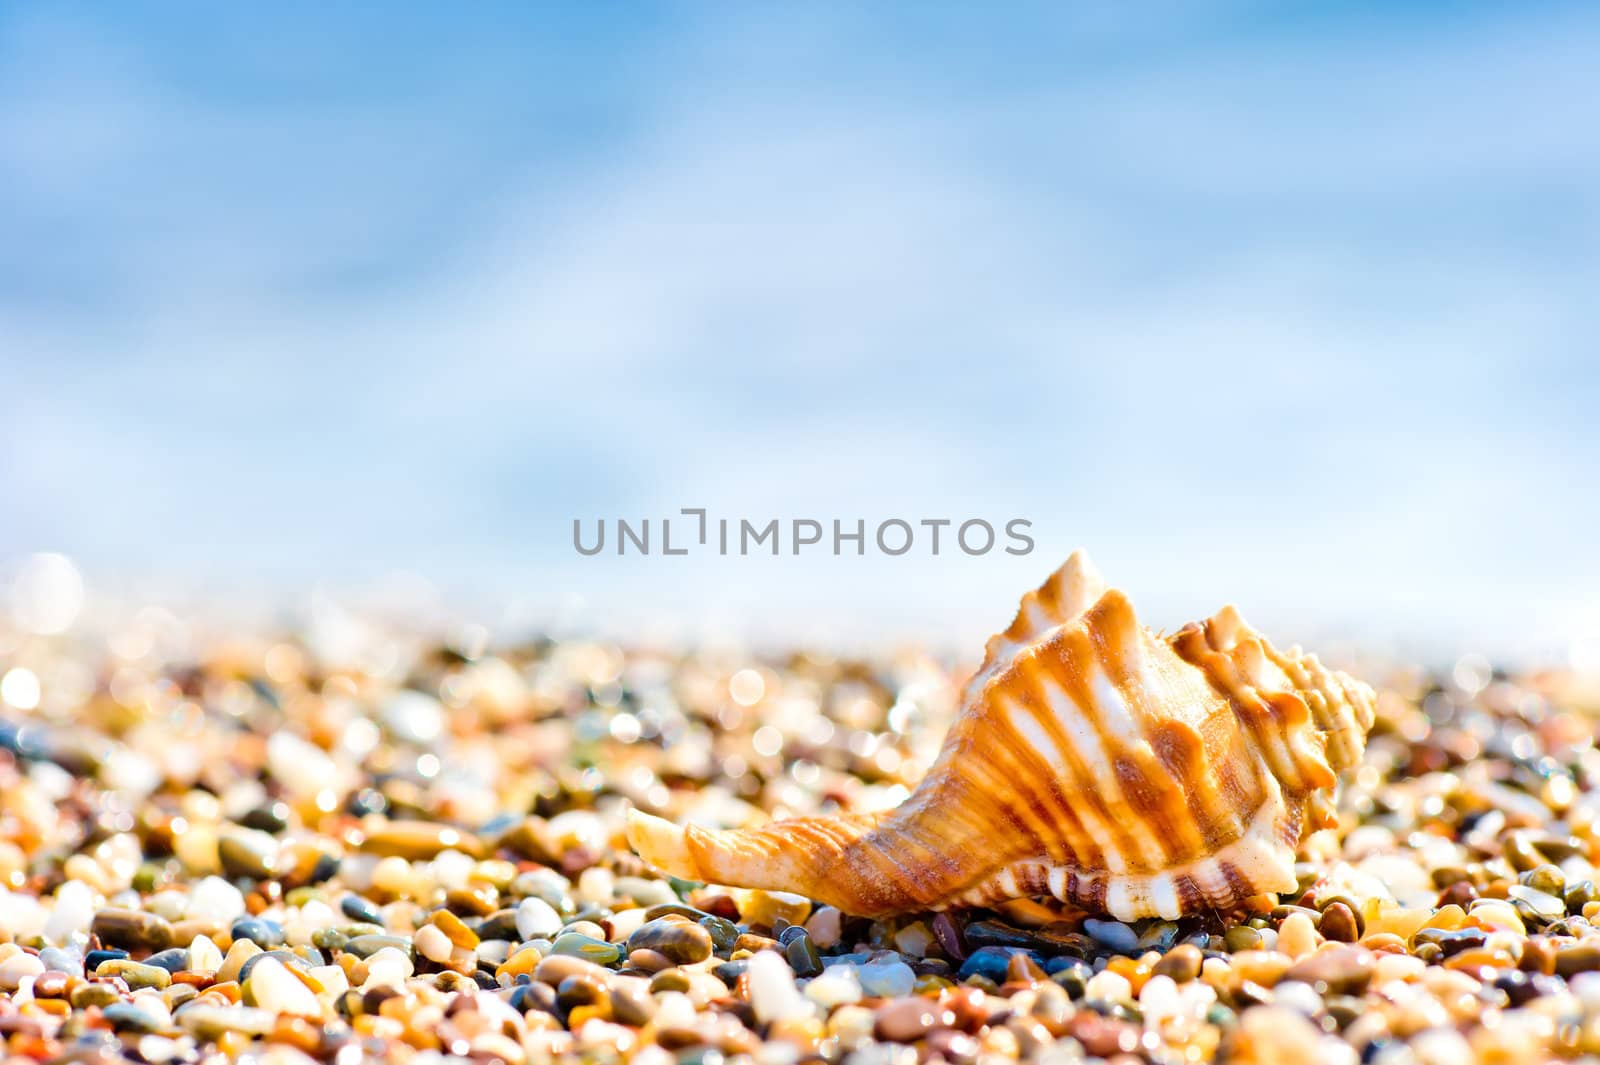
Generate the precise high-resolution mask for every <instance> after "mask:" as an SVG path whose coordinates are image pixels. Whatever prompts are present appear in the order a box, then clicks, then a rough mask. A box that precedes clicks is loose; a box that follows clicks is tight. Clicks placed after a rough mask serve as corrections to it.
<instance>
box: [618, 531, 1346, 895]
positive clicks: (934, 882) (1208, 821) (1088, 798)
mask: <svg viewBox="0 0 1600 1065" xmlns="http://www.w3.org/2000/svg"><path fill="white" fill-rule="evenodd" d="M1373 703H1374V697H1373V693H1372V689H1371V688H1369V687H1367V686H1366V685H1365V684H1362V683H1361V682H1359V681H1356V680H1353V679H1351V678H1350V677H1348V676H1346V675H1345V674H1343V673H1339V672H1335V671H1333V670H1330V669H1327V668H1325V667H1324V666H1323V665H1322V664H1321V663H1320V662H1318V661H1317V659H1316V656H1314V655H1310V654H1303V653H1301V651H1300V650H1299V648H1292V649H1291V650H1289V651H1288V652H1287V653H1285V652H1280V651H1278V650H1277V649H1275V648H1274V647H1273V646H1272V645H1271V644H1270V643H1268V642H1267V640H1266V639H1265V638H1264V637H1263V636H1261V635H1260V634H1259V633H1257V632H1256V631H1255V630H1253V629H1251V628H1250V626H1249V625H1247V624H1246V623H1245V621H1244V619H1243V618H1241V617H1240V616H1239V614H1238V612H1237V611H1236V610H1234V608H1233V607H1231V606H1229V607H1224V608H1223V609H1222V611H1221V612H1219V613H1218V614H1217V615H1216V616H1215V617H1213V618H1211V619H1210V620H1209V621H1206V622H1204V623H1198V622H1196V623H1192V624H1190V625H1187V626H1185V627H1184V628H1183V629H1181V630H1179V631H1178V632H1176V633H1174V634H1172V635H1171V636H1167V637H1162V636H1160V635H1158V634H1155V633H1152V632H1150V631H1149V630H1147V629H1145V628H1144V627H1142V626H1141V625H1140V624H1139V622H1138V619H1137V618H1136V617H1135V616H1134V612H1133V607H1132V605H1130V604H1129V602H1128V600H1127V598H1126V597H1125V596H1124V595H1123V594H1122V593H1121V592H1120V591H1117V590H1116V589H1107V588H1106V586H1105V582H1104V581H1103V580H1102V579H1101V577H1100V575H1099V573H1098V572H1096V571H1095V569H1094V568H1093V566H1092V565H1091V564H1090V563H1089V561H1088V559H1087V557H1085V556H1084V554H1083V553H1082V552H1076V553H1074V554H1073V555H1072V557H1070V558H1069V559H1067V562H1066V564H1065V565H1064V566H1062V567H1061V569H1059V570H1058V571H1056V573H1055V574H1053V575H1052V576H1051V577H1050V579H1049V580H1048V581H1046V582H1045V583H1044V585H1043V586H1041V587H1040V588H1039V589H1038V590H1037V591H1034V592H1030V593H1029V594H1028V595H1026V596H1025V597H1023V600H1022V606H1021V608H1020V609H1019V610H1018V612H1017V616H1016V620H1015V621H1014V622H1012V624H1011V627H1010V628H1008V629H1007V630H1006V631H1005V632H1003V633H1001V634H1000V635H998V636H996V637H994V638H993V639H991V640H990V641H989V645H988V649H987V655H986V656H985V659H984V662H983V665H982V667H981V668H980V669H979V670H978V672H977V673H976V674H975V675H974V676H973V678H972V680H971V682H970V683H969V684H968V685H967V687H966V689H965V692H964V697H963V703H962V710H961V714H960V716H959V718H958V719H957V721H956V723H955V725H954V726H953V727H952V728H951V730H950V733H949V735H948V736H947V737H946V738H945V741H944V746H943V748H942V749H941V752H940V755H939V758H938V760H937V761H936V762H935V763H934V765H933V766H932V768H931V769H930V770H929V771H928V774H927V776H926V777H925V778H924V779H923V780H922V782H921V784H919V785H918V787H917V789H916V791H915V792H913V793H912V795H911V796H910V797H909V798H908V799H907V800H906V801H905V802H904V803H903V804H901V805H900V806H899V807H897V808H895V809H893V810H889V811H886V812H883V813H876V814H866V815H860V814H854V815H845V816H840V817H805V818H797V819H794V820H785V821H775V822H772V823H770V824H767V825H765V826H763V827H761V828H758V829H754V830H746V831H731V832H718V831H709V830H706V829H702V828H699V827H696V826H692V825H691V826H687V827H681V826H678V825H674V824H672V823H670V822H668V821H664V820H662V819H661V818H658V817H652V816H650V815H648V814H644V813H642V812H639V811H637V810H635V811H631V812H630V814H629V820H628V839H629V842H630V843H631V844H632V845H633V848H634V850H635V851H637V852H638V853H639V855H640V856H641V857H642V858H644V860H645V861H647V862H649V863H650V864H651V865H653V866H655V867H657V868H658V869H662V870H665V871H667V872H669V873H671V874H673V875H676V876H680V877H684V878H686V879H693V880H702V881H710V882H714V883H719V884H728V885H734V886H742V887H757V888H766V889H769V890H780V891H793V892H799V893H801V894H805V895H809V896H811V897H812V898H815V899H820V900H822V901H824V902H827V903H830V904H832V905H834V906H837V907H839V908H840V909H842V910H844V911H846V912H848V913H855V914H862V915H867V916H882V915H887V914H893V913H902V912H912V911H924V910H942V909H946V908H949V907H954V906H976V905H985V904H989V903H993V902H998V901H1001V900H1005V899H1012V898H1019V897H1025V896H1044V895H1050V896H1054V897H1055V898H1057V899H1061V900H1063V901H1067V902H1072V903H1074V904H1077V905H1079V906H1081V907H1083V908H1085V909H1089V910H1093V911H1096V912H1102V913H1110V914H1111V915H1112V916H1114V917H1116V918H1118V919H1120V920H1133V919H1135V918H1139V917H1149V916H1160V917H1165V918H1176V917H1178V916H1180V915H1182V914H1185V913H1193V912H1196V911H1199V910H1208V909H1217V910H1227V909H1231V908H1233V907H1235V906H1237V905H1238V904H1239V903H1241V902H1242V901H1244V900H1245V899H1247V898H1249V897H1250V896H1253V895H1260V894H1264V893H1268V892H1287V891H1292V890H1294V888H1295V886H1296V880H1295V874H1294V856H1295V847H1296V845H1297V844H1298V842H1299V839H1300V834H1301V831H1302V829H1303V828H1304V827H1305V826H1306V825H1308V824H1312V823H1318V821H1319V818H1321V817H1323V816H1325V814H1324V813H1319V811H1326V809H1327V803H1326V799H1327V797H1326V795H1324V794H1322V793H1323V792H1325V791H1327V790H1329V789H1332V788H1333V786H1334V785H1335V782H1336V774H1337V773H1338V772H1339V771H1340V770H1342V769H1345V768H1347V767H1349V766H1351V765H1354V764H1355V763H1356V762H1358V761H1359V760H1360V758H1361V754H1362V751H1363V749H1364V747H1365V745H1366V736H1367V731H1368V730H1369V729H1370V728H1371V726H1372V719H1373Z"/></svg>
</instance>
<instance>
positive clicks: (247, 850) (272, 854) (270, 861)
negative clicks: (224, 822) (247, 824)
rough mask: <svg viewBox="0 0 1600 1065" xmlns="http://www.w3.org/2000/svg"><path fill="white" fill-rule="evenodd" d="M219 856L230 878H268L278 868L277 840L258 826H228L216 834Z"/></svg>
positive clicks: (224, 870)
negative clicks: (254, 827) (255, 827)
mask: <svg viewBox="0 0 1600 1065" xmlns="http://www.w3.org/2000/svg"><path fill="white" fill-rule="evenodd" d="M217 857H218V859H219V860H220V861H221V863H222V871H223V872H224V873H226V874H227V875H228V876H230V877H242V878H243V879H246V880H266V879H269V878H270V877H271V876H272V875H273V874H274V873H276V872H277V869H278V841H277V840H276V839H275V838H273V837H272V835H270V834H269V833H266V832H263V831H261V830H259V829H253V828H241V827H239V826H237V825H229V826H227V827H226V828H225V829H224V830H223V831H222V832H221V833H220V834H219V835H218V836H217Z"/></svg>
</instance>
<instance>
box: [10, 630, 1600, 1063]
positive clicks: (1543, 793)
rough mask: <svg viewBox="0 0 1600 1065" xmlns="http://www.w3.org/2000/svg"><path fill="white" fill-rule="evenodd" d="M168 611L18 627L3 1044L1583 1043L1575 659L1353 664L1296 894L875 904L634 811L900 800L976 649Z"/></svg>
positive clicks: (259, 1052)
mask: <svg viewBox="0 0 1600 1065" xmlns="http://www.w3.org/2000/svg"><path fill="white" fill-rule="evenodd" d="M146 620H147V621H149V619H146ZM175 627H181V626H178V623H177V622H176V621H175V620H173V619H171V618H170V617H169V618H166V619H163V620H161V621H160V623H159V624H156V623H150V624H149V625H147V628H148V630H149V631H140V632H139V633H135V634H130V633H127V632H123V633H116V634H111V635H110V636H108V637H105V638H102V639H97V640H90V639H87V638H74V639H68V638H66V637H40V636H33V635H28V634H26V633H6V634H4V639H3V640H0V677H3V683H0V697H3V702H0V1048H3V1052H4V1053H3V1059H4V1061H6V1062H7V1063H10V1062H22V1061H62V1062H67V1061H71V1062H94V1061H107V1062H110V1061H136V1062H147V1063H153V1065H156V1063H190V1062H225V1061H228V1062H232V1061H240V1062H243V1061H249V1062H263V1063H266V1062H271V1063H309V1062H338V1063H340V1065H350V1063H355V1062H360V1061H368V1060H372V1061H394V1062H444V1061H476V1062H492V1061H499V1062H505V1063H508V1065H522V1063H533V1062H547V1061H560V1062H605V1063H633V1065H679V1063H681V1065H735V1063H739V1065H743V1063H747V1062H748V1063H751V1065H790V1063H795V1062H804V1061H825V1062H843V1063H846V1065H916V1063H921V1062H938V1061H942V1062H948V1063H950V1065H1005V1063H1010V1062H1015V1061H1027V1062H1045V1063H1052V1065H1054V1063H1069V1062H1079V1061H1111V1062H1136V1061H1145V1062H1152V1063H1165V1062H1172V1063H1178V1062H1190V1063H1197V1062H1209V1061H1228V1062H1282V1061H1294V1062H1301V1063H1327V1065H1355V1063H1358V1062H1360V1063H1382V1065H1410V1063H1419V1065H1458V1063H1462V1062H1470V1061H1483V1062H1518V1063H1523V1062H1534V1061H1541V1060H1584V1059H1586V1058H1587V1059H1589V1060H1600V928H1597V927H1596V925H1597V924H1600V872H1597V871H1596V869H1595V866H1594V863H1595V862H1596V861H1600V789H1597V785H1600V755H1597V754H1596V752H1595V750H1594V746H1593V741H1594V737H1595V723H1596V720H1597V718H1596V716H1595V712H1596V710H1597V709H1600V699H1597V698H1596V695H1595V687H1594V685H1593V683H1592V681H1586V680H1585V679H1584V678H1581V677H1577V676H1574V675H1571V674H1569V673H1565V672H1560V671H1553V672H1546V673H1540V674H1533V675H1526V676H1514V675H1506V674H1504V673H1501V672H1498V671H1496V670H1494V669H1493V668H1492V667H1491V666H1490V665H1489V664H1488V663H1485V662H1479V661H1476V660H1471V661H1464V662H1462V663H1457V664H1456V665H1455V667H1454V668H1453V669H1447V670H1444V671H1443V672H1440V673H1437V674H1435V673H1430V672H1428V671H1426V670H1422V669H1415V668H1401V667H1394V666H1382V667H1379V666H1373V665H1371V664H1363V665H1362V669H1363V676H1365V677H1366V678H1367V679H1369V680H1371V681H1372V682H1373V684H1374V685H1375V686H1376V687H1377V688H1378V689H1379V691H1380V700H1379V719H1378V724H1377V726H1376V727H1375V728H1374V730H1373V732H1372V734H1371V736H1370V738H1369V741H1368V749H1367V753H1366V758H1365V761H1364V763H1363V764H1362V765H1361V766H1360V767H1359V768H1358V769H1356V770H1355V771H1354V773H1353V774H1351V775H1350V777H1349V779H1347V780H1345V781H1344V783H1343V785H1342V787H1341V789H1340V792H1339V796H1338V800H1337V813H1338V824H1337V827H1334V828H1331V829H1326V830H1323V831H1319V832H1316V833H1315V834H1313V835H1311V836H1309V837H1307V838H1306V839H1304V840H1303V841H1302V845H1301V852H1300V855H1299V858H1300V863H1299V865H1298V867H1297V872H1298V874H1299V887H1298V889H1297V890H1296V891H1295V892H1293V893H1291V894H1286V895H1282V896H1261V897H1257V898H1255V899H1252V900H1250V903H1249V904H1248V905H1247V906H1246V907H1244V908H1243V909H1241V910H1239V911H1237V912H1233V913H1208V914H1202V915H1197V916H1192V917H1187V918H1184V919H1182V920H1179V921H1163V920H1158V919H1150V920H1144V921H1140V922H1136V923H1133V924H1124V923H1120V922H1116V921H1112V920H1108V919H1104V918H1103V917H1101V916H1100V915H1097V914H1093V913H1085V912H1083V911H1079V910H1075V909H1073V908H1071V907H1069V906H1066V905H1064V904H1061V903H1056V902H1050V901H1044V902H1039V901H1030V900H1019V901H1016V902H1012V903H1007V904H1003V905H1001V906H999V907H997V908H993V909H985V910H971V911H960V912H950V913H943V914H912V915H906V916H904V917H899V918H894V919H889V920H876V921H874V920H868V919H863V918H858V917H854V916H852V915H849V914H845V913H841V912H839V911H838V910H836V909H834V908H832V907H827V906H818V905H814V904H813V901H812V900H810V899H808V898H805V897H803V896H798V895H788V894H783V893H778V892H761V891H746V890H738V889H733V888H726V887H722V886H719V885H715V884H699V883H690V882H685V881H679V880H672V879H666V878H662V877H660V876H658V875H657V874H655V873H654V872H653V871H652V870H651V869H649V868H648V867H646V866H645V865H644V864H643V863H642V862H640V860H639V859H638V858H637V857H635V856H634V855H633V854H632V853H631V852H630V851H629V850H628V847H627V844H626V842H625V840H624V837H623V821H624V816H625V813H626V811H627V809H628V808H629V807H630V806H632V807H637V808H639V809H642V810H646V811H649V812H651V813H656V814H660V815H662V816H666V817H670V818H673V819H678V820H694V821H697V822H701V823H705V824H712V825H717V826H723V827H736V826H745V825H754V824H759V823H761V822H763V821H765V820H767V819H768V818H771V817H778V816H789V815H797V814H809V813H819V812H830V811H837V810H871V809H878V808H885V807H888V806H891V805H893V804H895V803H897V802H899V801H900V800H901V799H903V798H904V797H905V796H906V794H907V793H908V791H909V788H910V787H911V786H913V785H914V784H915V783H916V781H917V780H918V779H919V778H920V776H921V774H922V773H923V772H924V771H925V770H926V768H927V766H928V764H929V762H930V761H931V759H932V757H933V755H934V753H935V752H936V750H937V748H938V744H939V742H940V740H941V739H942V737H943V735H944V731H945V729H946V727H947V726H948V724H949V722H950V720H951V718H952V716H953V714H954V712H955V702H956V698H957V693H958V691H959V687H960V685H961V683H962V682H963V681H964V680H965V679H966V671H968V670H970V668H971V666H972V663H965V664H964V666H963V664H961V663H954V662H947V661H944V660H942V659H938V658H935V657H932V656H930V655H927V654H924V653H921V652H917V651H903V652H898V653H894V654H885V655H883V656H881V657H874V658H868V659H860V660H855V659H848V658H839V657H836V656H832V655H827V654H820V653H806V652H804V651H798V652H795V653H793V654H789V655H782V656H767V657H754V656H751V655H749V654H745V653H741V652H737V651H733V650H728V649H719V648H706V649H702V650H699V651H695V652H688V653H685V652H678V651H674V652H667V651H656V650H650V649H648V648H627V647H622V646H616V645H612V644H606V643H596V642H586V641H582V640H559V641H558V640H550V639H537V640H528V641H523V642H519V643H516V644H513V645H501V644H500V643H498V642H496V641H494V640H492V639H490V637H489V634H488V633H487V632H484V631H482V630H476V629H473V630H466V631H463V632H461V633H458V634H454V635H452V636H451V637H450V638H448V639H442V640H441V639H433V638H426V639H425V638H422V637H420V636H416V635H411V634H407V633H405V632H403V631H398V630H396V629H394V628H393V627H392V626H390V627H386V628H381V629H379V628H376V627H375V628H373V629H372V630H371V631H370V632H368V633H367V634H366V636H365V637H364V638H363V639H360V640H340V641H328V640H322V641H318V640H314V639H308V638H301V637H294V636H280V637H274V638H270V639H266V638H258V637H245V636H236V635H235V636H229V635H228V634H221V635H214V636H211V637H208V638H206V639H204V640H199V639H193V640H185V641H177V640H175V639H173V638H171V632H172V631H173V629H174V628H175ZM180 643H181V647H180V646H179V645H180ZM1592 922H1593V923H1592Z"/></svg>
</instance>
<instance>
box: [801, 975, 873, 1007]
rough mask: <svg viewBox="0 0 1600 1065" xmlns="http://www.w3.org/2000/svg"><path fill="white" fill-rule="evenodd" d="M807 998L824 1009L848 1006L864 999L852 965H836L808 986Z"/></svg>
mask: <svg viewBox="0 0 1600 1065" xmlns="http://www.w3.org/2000/svg"><path fill="white" fill-rule="evenodd" d="M805 996H806V998H808V999H810V1000H811V1001H812V1002H815V1003H816V1004H817V1005H819V1006H821V1007H822V1008H823V1009H825V1010H826V1009H833V1008H834V1007H835V1006H847V1005H849V1004H851V1003H853V1002H860V1001H861V999H862V992H861V981H860V980H858V979H856V970H855V967H854V966H850V965H835V966H833V967H831V968H829V969H826V970H824V971H823V973H822V975H821V976H818V977H816V978H814V979H813V980H811V981H810V982H809V983H807V984H806V990H805Z"/></svg>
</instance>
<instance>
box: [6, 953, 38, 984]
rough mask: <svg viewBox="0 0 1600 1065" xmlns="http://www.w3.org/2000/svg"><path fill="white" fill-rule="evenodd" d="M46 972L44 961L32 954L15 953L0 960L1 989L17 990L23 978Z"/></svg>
mask: <svg viewBox="0 0 1600 1065" xmlns="http://www.w3.org/2000/svg"><path fill="white" fill-rule="evenodd" d="M42 972H44V962H42V961H40V960H39V959H38V958H37V957H36V956H34V955H32V954H13V955H12V956H11V957H9V958H7V959H5V960H4V961H0V991H15V990H17V988H19V987H21V986H22V982H23V980H25V979H27V978H29V977H34V976H38V975H39V974H40V973H42Z"/></svg>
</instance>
